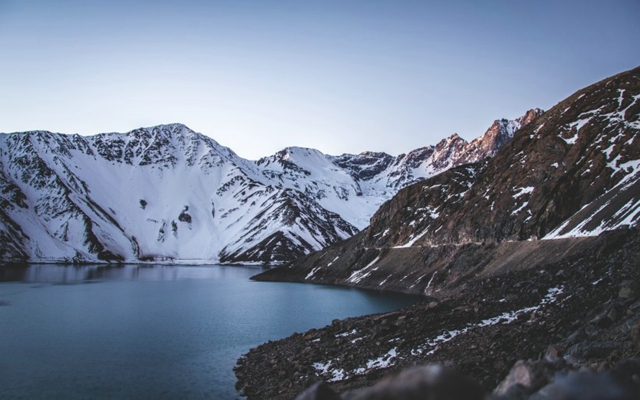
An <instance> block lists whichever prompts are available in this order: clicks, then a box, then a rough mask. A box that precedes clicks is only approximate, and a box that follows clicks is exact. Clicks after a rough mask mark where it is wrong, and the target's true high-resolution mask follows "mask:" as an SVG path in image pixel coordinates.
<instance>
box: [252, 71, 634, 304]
mask: <svg viewBox="0 0 640 400" xmlns="http://www.w3.org/2000/svg"><path fill="white" fill-rule="evenodd" d="M638 100H640V68H636V69H634V70H631V71H628V72H625V73H622V74H619V75H616V76H614V77H612V78H608V79H605V80H604V81H602V82H599V83H597V84H594V85H592V86H590V87H588V88H585V89H583V90H580V91H578V92H577V93H575V94H574V95H572V96H570V97H569V98H568V99H566V100H564V101H562V102H560V103H559V104H558V105H556V106H555V107H553V108H552V109H551V110H549V111H548V112H546V113H545V114H543V115H542V116H539V117H537V118H535V119H534V120H533V121H532V122H531V123H529V124H528V125H525V126H524V127H523V128H521V129H520V130H519V131H517V132H516V134H515V136H514V138H513V140H511V141H510V142H509V143H508V144H507V145H506V146H505V147H503V148H502V150H500V151H499V152H498V153H497V154H496V156H495V157H494V158H492V159H490V160H489V161H485V162H482V163H476V164H469V165H462V166H459V167H456V168H453V169H450V170H448V171H446V172H444V173H442V174H439V175H437V176H435V177H432V178H430V179H427V180H425V181H423V182H419V183H417V184H414V185H412V186H410V187H407V188H405V189H403V190H401V191H400V192H398V194H397V195H396V196H394V197H393V199H391V200H390V201H388V202H386V203H385V204H383V206H382V207H380V209H379V210H378V211H377V212H376V213H375V214H374V215H373V217H372V218H371V221H370V226H369V227H368V228H367V229H365V230H364V231H363V232H361V233H360V234H358V235H357V236H355V237H354V238H351V239H348V240H347V241H345V242H343V243H341V244H338V245H335V246H332V247H329V248H327V249H324V250H322V251H320V252H316V253H312V254H310V255H309V256H307V257H305V258H302V259H300V260H298V261H296V262H295V263H293V264H291V265H289V266H288V267H285V268H281V269H276V270H270V271H267V272H265V273H264V274H261V275H259V276H258V277H256V279H258V280H292V281H305V282H318V283H334V284H344V285H350V286H359V287H366V288H377V289H385V290H397V291H403V292H409V293H423V294H434V293H437V292H438V291H441V290H447V289H448V288H454V287H459V286H460V284H461V283H463V282H464V281H465V280H466V279H467V278H472V277H474V276H475V275H476V274H480V273H481V272H482V271H485V270H486V272H492V271H494V270H496V269H505V270H509V269H511V268H514V267H518V266H519V265H521V264H524V265H526V266H529V267H531V266H533V265H535V262H534V261H535V259H536V258H540V257H552V258H553V257H556V253H570V252H572V251H581V249H582V248H581V246H580V244H581V243H583V242H584V241H587V242H588V239H584V238H586V237H590V236H596V235H598V234H599V233H600V232H603V231H605V230H612V229H617V228H620V227H625V226H635V225H636V224H637V222H638V217H640V140H635V139H636V138H637V136H638V133H639V132H640V101H638ZM571 238H577V239H575V240H569V241H563V242H556V241H557V240H559V239H571ZM540 239H549V240H540ZM551 239H553V240H551ZM569 243H570V244H569ZM508 253H509V254H510V255H509V256H508V257H505V254H508ZM527 260H528V261H527ZM447 266H448V268H454V270H455V271H458V270H459V273H453V274H451V273H447V274H442V273H440V275H439V276H435V274H437V273H438V271H443V268H445V267H447ZM456 266H459V267H460V268H455V267H456ZM429 282H431V284H429Z"/></svg>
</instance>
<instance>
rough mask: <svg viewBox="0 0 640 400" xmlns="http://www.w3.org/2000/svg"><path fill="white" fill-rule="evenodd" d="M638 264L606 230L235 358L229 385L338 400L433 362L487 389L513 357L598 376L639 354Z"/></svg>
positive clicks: (258, 392) (627, 242)
mask: <svg viewBox="0 0 640 400" xmlns="http://www.w3.org/2000/svg"><path fill="white" fill-rule="evenodd" d="M639 267H640V234H639V233H638V230H637V229H625V230H618V231H614V232H608V233H605V234H603V235H601V236H600V237H599V238H598V240H597V241H595V242H594V243H592V244H591V246H589V247H588V248H586V249H581V251H580V252H577V253H575V254H572V255H569V256H567V257H564V258H561V259H560V260H557V259H553V257H551V259H550V261H548V262H546V261H545V260H544V257H541V258H540V260H539V262H537V263H534V265H533V266H531V267H529V268H524V269H510V270H508V271H504V272H500V271H495V272H494V273H492V274H489V275H487V276H485V277H482V279H475V280H472V281H469V282H467V283H466V285H465V288H464V290H463V291H459V292H457V293H451V294H450V296H449V297H441V298H435V297H431V298H428V297H425V301H424V302H421V303H418V304H415V305H413V306H411V307H409V308H406V309H403V310H399V311H396V312H392V313H386V314H379V315H370V316H363V317H357V318H350V319H346V320H340V321H338V320H336V321H334V322H333V323H332V324H331V325H329V326H326V327H324V328H321V329H314V330H311V331H308V332H306V333H297V334H294V335H292V336H290V337H288V338H286V339H283V340H279V341H272V342H268V343H265V344H263V345H261V346H258V347H256V348H254V349H251V350H250V351H249V353H247V354H246V355H244V356H243V357H242V358H241V359H239V360H238V364H237V366H236V368H235V373H236V376H237V378H238V382H237V385H236V387H237V388H238V390H240V391H241V393H243V394H244V395H245V396H247V399H249V400H253V399H293V398H295V397H296V396H297V395H298V394H300V393H301V392H303V391H304V390H305V389H307V388H308V387H310V386H311V385H313V384H314V383H316V382H318V381H324V382H326V383H327V385H329V387H330V388H331V389H332V390H333V391H335V392H342V393H346V392H349V391H353V390H355V389H358V388H363V387H368V386H371V385H373V384H375V383H376V382H378V381H380V380H381V379H382V378H383V377H384V376H385V375H387V374H389V373H395V372H399V371H401V370H403V369H405V368H407V367H411V366H415V365H426V364H439V365H443V366H446V367H452V368H454V369H455V370H456V371H459V372H460V373H462V374H464V375H466V376H468V377H470V378H471V379H473V380H476V381H478V382H480V384H481V386H482V388H483V389H484V390H485V391H486V392H491V391H492V390H493V389H494V388H495V387H496V386H497V385H498V384H499V382H500V381H501V380H502V379H503V378H504V377H505V376H507V374H508V373H509V370H510V369H511V368H512V366H513V365H514V364H515V363H516V362H517V361H518V360H526V359H533V360H541V359H546V360H552V361H554V362H558V363H560V364H557V365H559V367H558V368H557V369H560V370H573V369H579V368H582V367H590V368H593V369H595V370H600V371H606V370H608V369H610V368H612V367H613V366H614V365H616V364H617V363H618V362H619V361H621V360H625V359H628V358H631V357H634V356H637V355H639V354H640V353H639V350H640V268H639ZM523 398H525V397H523Z"/></svg>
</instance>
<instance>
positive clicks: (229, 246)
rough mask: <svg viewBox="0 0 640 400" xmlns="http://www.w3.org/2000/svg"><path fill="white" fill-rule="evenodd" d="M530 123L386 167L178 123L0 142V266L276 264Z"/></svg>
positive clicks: (339, 236) (374, 160) (0, 138)
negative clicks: (223, 137) (270, 151)
mask: <svg viewBox="0 0 640 400" xmlns="http://www.w3.org/2000/svg"><path fill="white" fill-rule="evenodd" d="M542 114H543V112H542V111H541V110H539V109H535V110H530V111H528V112H527V113H526V114H525V115H524V116H522V117H521V118H518V119H517V120H506V119H501V120H497V121H495V122H494V123H493V125H492V126H491V127H490V128H489V129H488V130H487V132H486V133H485V134H483V135H482V136H480V137H478V138H477V139H475V140H473V141H472V142H470V143H468V142H466V141H465V140H464V139H462V138H460V137H459V136H458V135H455V134H454V135H452V136H450V137H448V138H446V139H444V140H442V141H441V142H439V143H438V144H436V145H435V146H428V147H423V148H420V149H416V150H414V151H412V152H410V153H408V154H402V155H399V156H397V157H393V156H391V155H388V154H385V153H374V152H364V153H361V154H358V155H352V154H343V155H341V156H329V155H325V154H322V153H321V152H319V151H317V150H313V149H307V148H299V147H289V148H286V149H284V150H282V151H280V152H278V153H276V154H274V155H272V156H269V157H264V158H262V159H260V160H258V161H249V160H246V159H243V158H241V157H239V156H238V155H236V154H235V153H234V152H233V151H232V150H230V149H229V148H226V147H224V146H221V145H220V144H218V143H217V142H216V141H215V140H213V139H211V138H209V137H207V136H204V135H201V134H199V133H196V132H193V131H192V130H190V129H189V128H187V127H186V126H184V125H180V124H172V125H160V126H156V127H151V128H141V129H136V130H133V131H131V132H128V133H125V134H120V133H105V134H99V135H95V136H90V137H85V136H80V135H65V134H59V133H51V132H47V131H32V132H23V133H11V134H0V203H2V208H1V209H0V243H1V244H2V246H1V247H0V260H4V261H27V260H28V261H46V262H97V261H115V262H131V261H156V262H158V261H160V262H162V261H167V262H185V263H193V262H221V263H256V264H277V263H282V262H285V261H289V260H292V259H295V258H297V257H299V256H302V255H304V254H307V253H309V252H311V251H313V250H318V249H321V248H323V247H326V246H328V245H330V244H333V243H336V242H338V241H341V240H343V239H346V238H348V237H350V236H352V235H354V234H356V233H357V232H358V231H359V230H361V229H363V228H365V227H366V226H367V225H368V224H369V218H370V217H371V216H372V215H373V213H374V212H375V211H376V210H377V209H378V207H379V206H380V205H381V204H382V203H384V202H385V201H387V200H389V199H391V198H392V197H393V195H395V194H396V193H397V192H398V190H400V189H402V188H404V187H406V186H408V185H410V184H413V183H415V182H419V181H421V180H424V179H426V178H429V177H431V176H433V175H436V174H438V173H440V172H442V171H445V170H447V169H449V168H452V167H455V166H458V165H461V164H466V163H471V162H477V161H479V160H484V159H485V158H487V157H492V156H493V155H494V154H495V153H496V152H497V151H498V150H499V149H500V148H502V147H503V146H504V145H505V144H506V143H508V142H509V141H510V140H511V138H512V137H513V135H514V132H516V131H517V130H518V129H519V128H521V127H523V126H526V125H527V124H529V123H530V122H531V121H533V120H535V119H536V118H537V117H539V116H540V115H542Z"/></svg>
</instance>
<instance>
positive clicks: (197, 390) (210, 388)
mask: <svg viewBox="0 0 640 400" xmlns="http://www.w3.org/2000/svg"><path fill="white" fill-rule="evenodd" d="M258 272H260V269H257V268H250V267H228V266H217V265H211V266H166V265H124V266H106V265H101V266H95V265H93V266H72V265H68V266H64V265H31V266H29V267H0V398H2V399H17V398H28V399H81V398H82V399H87V398H91V399H100V398H104V399H113V398H119V399H127V398H129V399H134V398H135V399H157V398H164V399H180V398H184V399H221V400H224V399H239V398H241V397H240V396H239V394H238V393H237V392H236V390H235V389H234V386H233V385H234V383H235V376H234V374H233V370H232V369H233V366H234V365H235V362H236V360H237V359H238V357H240V356H241V355H242V354H244V353H246V352H247V351H248V350H249V349H250V348H251V347H255V346H257V345H259V344H260V343H263V342H266V341H268V340H275V339H280V338H284V337H287V336H289V335H291V334H292V333H294V332H303V331H306V330H308V329H311V328H318V327H322V326H324V325H327V324H329V323H331V321H332V320H333V319H335V318H346V317H351V316H358V315H364V314H372V313H378V312H386V311H392V310H395V309H398V308H401V307H404V306H407V305H410V304H412V303H414V302H416V301H418V300H419V299H418V298H416V297H414V296H406V295H398V294H390V293H376V292H371V291H362V290H356V289H349V288H339V287H332V286H321V285H310V284H298V283H277V282H254V281H251V280H249V278H250V277H251V276H252V275H255V274H256V273H258Z"/></svg>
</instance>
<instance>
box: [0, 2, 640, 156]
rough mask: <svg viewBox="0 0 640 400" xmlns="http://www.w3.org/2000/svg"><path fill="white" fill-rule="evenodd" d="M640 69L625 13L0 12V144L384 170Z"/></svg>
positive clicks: (538, 6)
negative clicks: (2, 137)
mask: <svg viewBox="0 0 640 400" xmlns="http://www.w3.org/2000/svg"><path fill="white" fill-rule="evenodd" d="M638 65H640V1H638V0H628V1H625V0H596V1H591V0H575V1H573V0H553V1H546V0H540V1H521V0H492V1H484V0H472V1H453V0H450V1H428V0H423V1H402V0H392V1H376V0H363V1H349V0H339V1H333V0H318V1H304V0H299V1H276V0H262V1H243V0H234V1H231V0H230V1H215V0H210V1H204V0H202V1H199V0H180V1H177V0H176V1H174V0H153V1H147V0H139V1H136V0H109V1H99V0H91V1H89V0H51V1H46V0H0V132H15V131H25V130H33V129H43V130H50V131H54V132H62V133H80V134H84V135H90V134H96V133H100V132H126V131H129V130H132V129H134V128H137V127H141V126H152V125H158V124H162V123H172V122H181V123H184V124H186V125H187V126H189V127H190V128H192V129H193V130H195V131H198V132H201V133H204V134H206V135H209V136H211V137H213V138H214V139H216V140H217V141H218V142H219V143H221V144H223V145H225V146H228V147H231V149H233V150H234V151H235V152H236V153H238V154H239V155H241V156H243V157H246V158H250V159H257V158H259V157H261V156H266V155H270V154H272V153H274V152H275V151H277V150H280V149H282V148H284V147H286V146H294V145H295V146H304V147H313V148H317V149H319V150H321V151H322V152H324V153H327V154H342V153H359V152H361V151H365V150H373V151H386V152H388V153H390V154H394V155H397V154H399V153H402V152H407V151H409V150H412V149H414V148H417V147H421V146H425V145H429V144H434V143H436V142H437V141H438V140H440V139H442V138H444V137H446V136H449V135H450V134H452V133H454V132H457V133H458V134H460V136H462V137H464V138H466V139H472V138H474V137H477V136H479V135H480V134H482V133H483V132H484V131H485V129H486V128H488V127H489V125H490V124H491V123H492V121H493V120H494V119H497V118H501V117H506V118H515V117H517V116H519V115H521V114H523V113H524V112H525V111H526V110H527V109H529V108H533V107H541V108H544V109H548V108H550V107H552V106H553V105H554V104H556V103H557V102H559V101H560V100H562V99H563V98H565V97H566V96H568V95H570V94H571V93H573V92H574V91H576V90H578V89H580V88H582V87H584V86H587V85H589V84H591V83H594V82H596V81H598V80H600V79H603V78H605V77H607V76H610V75H613V74H616V73H618V72H622V71H625V70H628V69H631V68H634V67H636V66H638Z"/></svg>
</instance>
